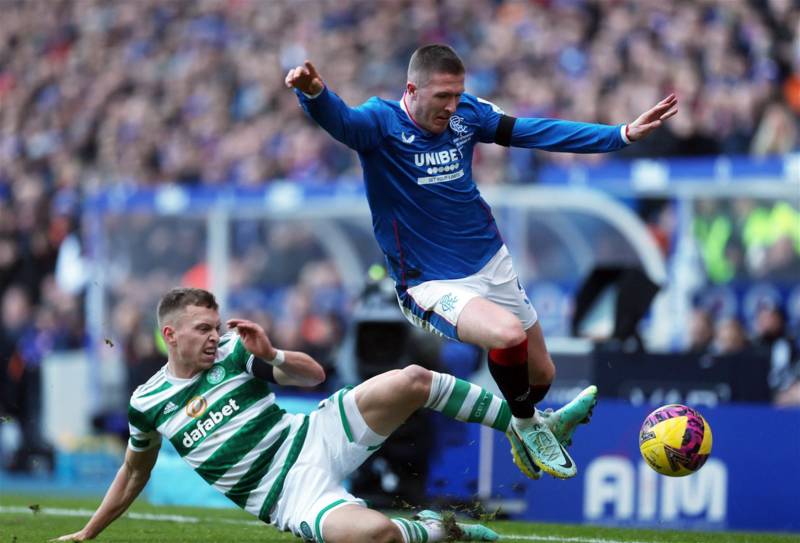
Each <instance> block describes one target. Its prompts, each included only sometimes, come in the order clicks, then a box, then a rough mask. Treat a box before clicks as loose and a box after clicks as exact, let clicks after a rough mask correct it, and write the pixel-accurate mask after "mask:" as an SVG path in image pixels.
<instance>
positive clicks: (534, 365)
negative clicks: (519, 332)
mask: <svg viewBox="0 0 800 543" xmlns="http://www.w3.org/2000/svg"><path fill="white" fill-rule="evenodd" d="M525 335H526V338H527V340H528V352H527V362H528V383H529V384H530V397H531V402H532V403H533V404H534V405H536V404H537V403H539V402H541V401H542V400H543V399H544V397H545V396H546V395H547V392H548V391H549V390H550V385H552V384H553V380H554V379H555V377H556V366H555V364H553V359H552V358H550V353H549V352H548V351H547V345H546V344H545V342H544V334H542V326H541V325H540V324H539V321H536V322H535V323H534V324H533V326H531V327H530V328H528V330H527V331H526V333H525Z"/></svg>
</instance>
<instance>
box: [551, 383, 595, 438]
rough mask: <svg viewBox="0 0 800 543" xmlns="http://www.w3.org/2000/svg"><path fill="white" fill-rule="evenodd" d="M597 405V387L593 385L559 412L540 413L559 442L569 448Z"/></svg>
mask: <svg viewBox="0 0 800 543" xmlns="http://www.w3.org/2000/svg"><path fill="white" fill-rule="evenodd" d="M595 405H597V387H596V386H594V385H591V386H588V387H586V388H584V389H583V390H582V391H581V393H580V394H578V395H577V396H575V399H574V400H572V401H571V402H569V403H568V404H567V405H565V406H564V407H562V408H561V409H559V410H558V411H553V410H552V409H546V410H544V411H541V412H539V416H540V417H541V418H542V420H544V423H545V424H547V426H548V428H550V431H551V432H553V435H554V436H556V439H557V440H558V442H559V443H561V444H562V445H567V446H569V445H572V434H574V433H575V429H576V428H577V427H578V425H579V424H586V423H588V422H589V420H590V419H591V418H592V412H593V411H594V406H595Z"/></svg>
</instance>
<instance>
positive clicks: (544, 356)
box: [527, 322, 597, 445]
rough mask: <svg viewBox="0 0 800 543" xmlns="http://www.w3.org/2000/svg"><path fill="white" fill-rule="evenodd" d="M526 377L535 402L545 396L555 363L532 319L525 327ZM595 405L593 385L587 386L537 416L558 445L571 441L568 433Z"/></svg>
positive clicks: (553, 374) (587, 420)
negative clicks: (573, 397)
mask: <svg viewBox="0 0 800 543" xmlns="http://www.w3.org/2000/svg"><path fill="white" fill-rule="evenodd" d="M527 336H528V376H529V382H530V389H531V393H530V396H531V401H532V402H533V403H534V405H535V404H537V403H539V402H540V401H542V400H543V399H544V397H545V396H546V395H547V392H548V391H549V390H550V385H551V384H552V383H553V380H554V379H555V374H556V368H555V364H553V360H552V359H551V358H550V353H548V352H547V346H546V345H545V341H544V335H543V334H542V327H541V325H540V324H539V323H538V322H536V323H535V324H534V325H533V326H531V327H530V328H528V331H527ZM596 404H597V387H596V386H594V385H591V386H589V387H587V388H585V389H584V390H583V391H581V393H580V394H578V396H576V397H575V399H573V400H572V401H571V402H569V403H568V404H566V405H565V406H563V407H562V408H561V409H559V410H558V411H555V412H553V411H551V410H549V409H548V410H546V411H544V412H541V413H540V415H541V418H542V419H543V420H544V421H545V423H546V424H547V426H548V427H549V428H550V430H551V431H552V432H553V435H554V436H555V438H556V439H557V440H558V441H559V442H560V443H561V444H562V445H569V444H571V443H572V435H573V433H574V432H575V429H576V428H577V426H578V424H585V423H587V422H589V418H590V417H591V416H592V411H593V409H594V406H595V405H596Z"/></svg>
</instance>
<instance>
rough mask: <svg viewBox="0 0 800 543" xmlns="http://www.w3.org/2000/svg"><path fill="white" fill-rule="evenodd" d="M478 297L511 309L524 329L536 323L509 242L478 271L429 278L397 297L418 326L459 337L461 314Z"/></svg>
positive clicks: (450, 336)
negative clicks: (459, 318) (509, 249)
mask: <svg viewBox="0 0 800 543" xmlns="http://www.w3.org/2000/svg"><path fill="white" fill-rule="evenodd" d="M477 297H481V298H485V299H487V300H489V301H491V302H494V303H496V304H497V305H499V306H500V307H503V308H505V309H507V310H509V311H510V312H511V313H513V314H514V315H516V316H517V318H518V319H519V320H520V322H521V323H522V328H523V329H524V330H527V329H529V328H530V327H531V326H533V325H534V324H536V320H537V318H538V315H537V314H536V309H534V307H533V305H532V304H531V302H530V300H529V299H528V295H527V294H525V289H524V288H522V285H521V284H520V282H519V277H518V276H517V273H516V272H515V271H514V265H513V263H512V262H511V254H510V253H509V252H508V248H507V247H506V246H505V245H503V246H502V247H500V249H499V250H498V251H497V253H496V254H495V255H494V256H493V257H492V258H491V260H489V262H487V263H486V265H485V266H484V267H483V268H482V269H481V270H480V271H479V272H478V273H476V274H473V275H470V276H467V277H464V278H462V279H443V280H440V281H426V282H424V283H420V284H419V285H417V286H415V287H411V288H409V289H407V290H406V291H405V293H403V294H398V296H397V300H398V302H399V303H400V309H401V310H402V311H403V315H405V317H406V319H408V321H409V322H410V323H411V324H413V325H414V326H418V327H420V328H422V329H423V330H427V331H429V332H433V333H434V334H437V335H440V336H444V337H448V338H450V339H455V340H458V332H457V331H456V324H457V323H458V317H459V315H461V311H463V310H464V306H466V305H467V302H469V301H470V300H472V299H473V298H477Z"/></svg>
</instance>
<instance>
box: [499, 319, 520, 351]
mask: <svg viewBox="0 0 800 543" xmlns="http://www.w3.org/2000/svg"><path fill="white" fill-rule="evenodd" d="M512 317H513V316H512ZM498 324H499V326H497V328H496V329H495V331H494V334H493V335H494V345H493V346H492V349H510V348H511V347H516V346H517V345H519V344H520V343H522V342H523V341H525V338H526V335H525V330H523V329H522V323H521V322H520V321H519V319H517V318H516V317H513V318H511V319H507V320H506V321H505V322H502V323H498Z"/></svg>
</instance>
